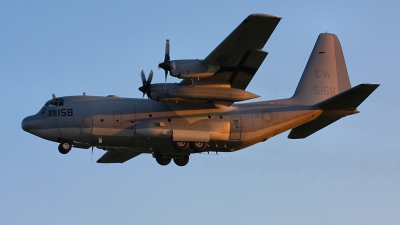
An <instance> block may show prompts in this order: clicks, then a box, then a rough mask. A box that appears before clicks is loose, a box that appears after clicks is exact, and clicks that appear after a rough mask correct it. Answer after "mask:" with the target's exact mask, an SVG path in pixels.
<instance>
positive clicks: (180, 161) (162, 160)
mask: <svg viewBox="0 0 400 225" xmlns="http://www.w3.org/2000/svg"><path fill="white" fill-rule="evenodd" d="M153 157H154V158H156V161H157V163H158V164H160V165H161V166H166V165H168V164H169V163H170V162H171V160H172V159H174V163H175V164H176V165H177V166H186V164H188V162H189V156H188V155H184V156H165V155H162V154H160V153H153Z"/></svg>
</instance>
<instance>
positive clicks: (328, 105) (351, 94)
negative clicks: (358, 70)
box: [288, 84, 379, 139]
mask: <svg viewBox="0 0 400 225" xmlns="http://www.w3.org/2000/svg"><path fill="white" fill-rule="evenodd" d="M378 86H379V84H360V85H357V86H355V87H353V88H350V89H348V90H346V91H343V92H341V93H339V94H337V95H335V96H333V97H331V98H328V99H326V100H324V101H322V102H320V103H318V104H316V105H315V106H316V107H318V108H319V109H322V110H324V111H323V112H322V114H321V115H320V116H319V117H318V118H317V119H315V120H312V121H310V122H308V123H305V124H303V125H300V126H298V127H296V128H294V129H292V131H290V133H289V136H288V138H290V139H300V138H306V137H308V136H310V135H311V134H313V133H315V132H317V131H319V130H321V129H322V128H324V127H326V126H328V125H330V124H332V123H334V122H336V121H338V120H339V119H340V118H342V117H344V116H347V115H351V114H355V113H358V111H357V110H356V109H357V107H358V106H359V105H360V104H361V103H362V102H363V101H364V100H365V99H366V98H367V97H368V96H369V95H370V94H371V93H372V92H373V91H375V89H376V88H377V87H378Z"/></svg>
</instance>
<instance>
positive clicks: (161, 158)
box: [156, 155, 171, 166]
mask: <svg viewBox="0 0 400 225" xmlns="http://www.w3.org/2000/svg"><path fill="white" fill-rule="evenodd" d="M156 161H157V163H158V164H160V165H161V166H166V165H168V164H169V163H170V162H171V158H166V157H164V156H163V155H159V156H157V157H156Z"/></svg>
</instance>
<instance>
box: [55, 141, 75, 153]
mask: <svg viewBox="0 0 400 225" xmlns="http://www.w3.org/2000/svg"><path fill="white" fill-rule="evenodd" d="M71 149H72V145H71V144H70V143H68V142H61V143H60V145H59V146H58V151H59V152H60V153H61V154H64V155H65V154H67V153H68V152H69V151H71Z"/></svg>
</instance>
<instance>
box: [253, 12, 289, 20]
mask: <svg viewBox="0 0 400 225" xmlns="http://www.w3.org/2000/svg"><path fill="white" fill-rule="evenodd" d="M250 16H255V17H269V18H278V19H282V18H281V17H278V16H274V15H271V14H265V13H253V14H250V15H249V17H250Z"/></svg>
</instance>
